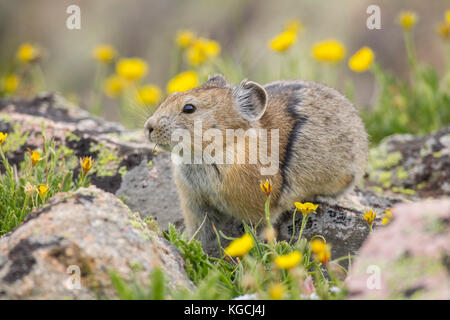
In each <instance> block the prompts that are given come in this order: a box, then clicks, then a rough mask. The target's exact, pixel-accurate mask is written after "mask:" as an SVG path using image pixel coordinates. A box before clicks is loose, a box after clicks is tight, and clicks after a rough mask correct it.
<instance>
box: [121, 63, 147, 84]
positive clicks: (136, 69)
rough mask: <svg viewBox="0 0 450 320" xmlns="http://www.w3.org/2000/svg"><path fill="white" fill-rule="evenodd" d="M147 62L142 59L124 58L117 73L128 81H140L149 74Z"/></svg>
mask: <svg viewBox="0 0 450 320" xmlns="http://www.w3.org/2000/svg"><path fill="white" fill-rule="evenodd" d="M147 71H148V65H147V62H145V61H144V60H142V59H140V58H123V59H120V60H119V61H118V62H117V65H116V72H117V74H118V75H120V76H121V77H122V78H124V79H125V80H128V81H135V80H139V79H141V78H142V77H144V76H145V75H146V74H147Z"/></svg>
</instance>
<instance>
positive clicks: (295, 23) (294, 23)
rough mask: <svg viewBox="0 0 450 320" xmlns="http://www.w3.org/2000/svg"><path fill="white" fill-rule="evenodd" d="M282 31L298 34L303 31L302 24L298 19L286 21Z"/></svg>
mask: <svg viewBox="0 0 450 320" xmlns="http://www.w3.org/2000/svg"><path fill="white" fill-rule="evenodd" d="M284 30H290V31H293V32H295V33H297V34H298V33H299V32H300V31H302V30H303V23H302V22H301V21H300V20H299V19H291V20H288V22H286V24H285V26H284Z"/></svg>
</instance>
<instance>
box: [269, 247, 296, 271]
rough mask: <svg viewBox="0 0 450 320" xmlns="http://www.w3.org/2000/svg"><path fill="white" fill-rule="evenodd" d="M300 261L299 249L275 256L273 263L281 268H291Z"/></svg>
mask: <svg viewBox="0 0 450 320" xmlns="http://www.w3.org/2000/svg"><path fill="white" fill-rule="evenodd" d="M301 261H302V254H301V253H300V252H299V251H293V252H291V253H289V254H286V255H282V256H278V257H276V258H275V264H276V265H277V266H278V267H279V268H281V269H286V270H289V269H292V268H293V267H295V266H296V265H298V264H299V263H300V262H301Z"/></svg>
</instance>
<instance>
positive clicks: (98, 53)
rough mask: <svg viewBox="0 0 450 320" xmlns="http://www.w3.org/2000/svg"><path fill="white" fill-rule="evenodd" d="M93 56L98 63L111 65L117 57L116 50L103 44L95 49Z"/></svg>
mask: <svg viewBox="0 0 450 320" xmlns="http://www.w3.org/2000/svg"><path fill="white" fill-rule="evenodd" d="M92 55H93V57H94V59H95V60H97V61H100V62H104V63H110V62H111V61H113V60H114V58H115V56H116V49H114V47H113V46H111V45H109V44H101V45H98V46H96V47H95V48H94V50H93V51H92Z"/></svg>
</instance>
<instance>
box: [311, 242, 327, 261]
mask: <svg viewBox="0 0 450 320" xmlns="http://www.w3.org/2000/svg"><path fill="white" fill-rule="evenodd" d="M311 251H312V252H314V254H315V257H316V259H317V261H319V262H321V263H323V264H326V263H327V262H328V261H329V260H330V259H331V247H330V245H328V244H326V243H325V242H323V241H322V240H319V239H316V240H313V241H312V242H311Z"/></svg>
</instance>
